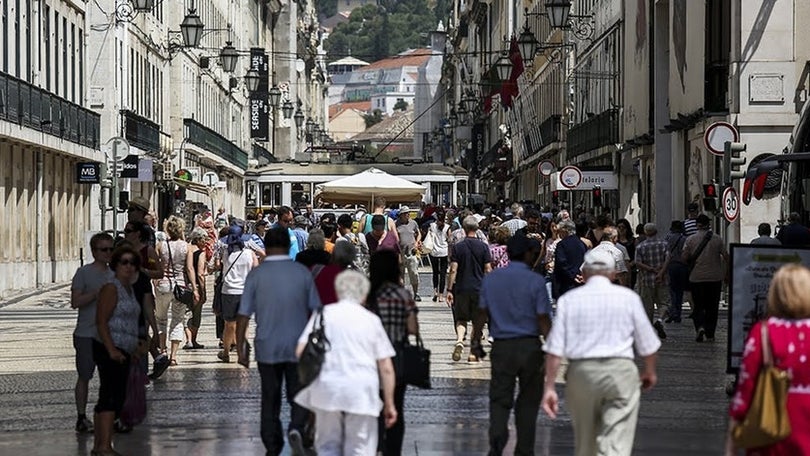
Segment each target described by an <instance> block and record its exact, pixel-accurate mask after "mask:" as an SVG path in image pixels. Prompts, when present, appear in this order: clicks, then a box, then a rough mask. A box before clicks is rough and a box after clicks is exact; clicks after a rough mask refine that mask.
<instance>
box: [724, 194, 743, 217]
mask: <svg viewBox="0 0 810 456" xmlns="http://www.w3.org/2000/svg"><path fill="white" fill-rule="evenodd" d="M739 216H740V196H739V195H738V194H737V189H735V188H734V187H726V189H725V190H723V217H725V218H726V220H728V222H729V223H732V222H734V221H735V220H737V217H739Z"/></svg>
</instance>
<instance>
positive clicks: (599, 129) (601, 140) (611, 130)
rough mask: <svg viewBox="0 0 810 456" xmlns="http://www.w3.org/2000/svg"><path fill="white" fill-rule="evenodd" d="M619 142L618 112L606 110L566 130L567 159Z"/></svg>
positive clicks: (616, 110)
mask: <svg viewBox="0 0 810 456" xmlns="http://www.w3.org/2000/svg"><path fill="white" fill-rule="evenodd" d="M618 142H619V110H618V109H608V110H607V111H603V112H601V113H599V114H597V115H595V116H593V117H591V118H590V119H588V120H586V121H585V122H582V123H581V124H579V125H575V126H573V127H571V128H570V129H569V130H568V140H567V149H568V158H569V159H570V158H573V157H576V156H579V155H582V154H584V153H585V152H588V151H589V150H594V149H598V148H600V147H602V146H607V145H610V144H616V143H618Z"/></svg>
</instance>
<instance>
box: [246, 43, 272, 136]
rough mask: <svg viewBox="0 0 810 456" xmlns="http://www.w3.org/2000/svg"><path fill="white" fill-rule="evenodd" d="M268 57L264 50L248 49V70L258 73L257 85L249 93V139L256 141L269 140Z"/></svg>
mask: <svg viewBox="0 0 810 456" xmlns="http://www.w3.org/2000/svg"><path fill="white" fill-rule="evenodd" d="M268 62H269V57H268V55H267V53H266V52H265V50H264V48H251V49H250V69H251V70H256V72H258V73H259V85H258V87H257V88H256V91H255V92H251V93H250V97H249V98H250V99H249V103H250V106H249V108H250V118H249V119H248V125H249V126H250V138H251V139H255V140H258V141H268V140H269V139H270V132H269V126H270V110H269V107H268V104H269V103H268V100H267V94H268V92H269V89H270V82H269V73H268Z"/></svg>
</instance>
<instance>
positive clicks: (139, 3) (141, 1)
mask: <svg viewBox="0 0 810 456" xmlns="http://www.w3.org/2000/svg"><path fill="white" fill-rule="evenodd" d="M132 3H133V4H134V5H135V11H144V12H146V11H151V10H152V8H154V7H155V0H134V1H133V2H132Z"/></svg>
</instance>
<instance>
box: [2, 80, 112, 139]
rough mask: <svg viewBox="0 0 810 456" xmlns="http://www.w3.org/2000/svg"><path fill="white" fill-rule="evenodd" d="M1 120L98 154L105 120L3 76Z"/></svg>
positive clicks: (22, 82) (65, 101)
mask: <svg viewBox="0 0 810 456" xmlns="http://www.w3.org/2000/svg"><path fill="white" fill-rule="evenodd" d="M0 119H3V120H6V121H8V122H12V123H16V124H18V125H22V126H24V127H28V128H31V129H33V130H37V131H41V132H43V133H45V134H48V135H51V136H55V137H57V138H62V139H64V140H65V141H70V142H72V143H75V144H79V145H82V146H86V147H90V148H92V149H96V150H98V148H99V143H100V137H101V116H100V115H98V114H96V113H95V112H93V111H91V110H89V109H86V108H83V107H81V106H79V105H77V104H75V103H71V102H69V101H67V100H65V99H64V98H62V97H59V96H57V95H54V94H52V93H50V92H48V91H46V90H43V89H40V88H39V87H36V86H34V85H32V84H29V83H28V82H25V81H23V80H21V79H17V78H15V77H13V76H11V75H8V74H6V73H2V72H0Z"/></svg>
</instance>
